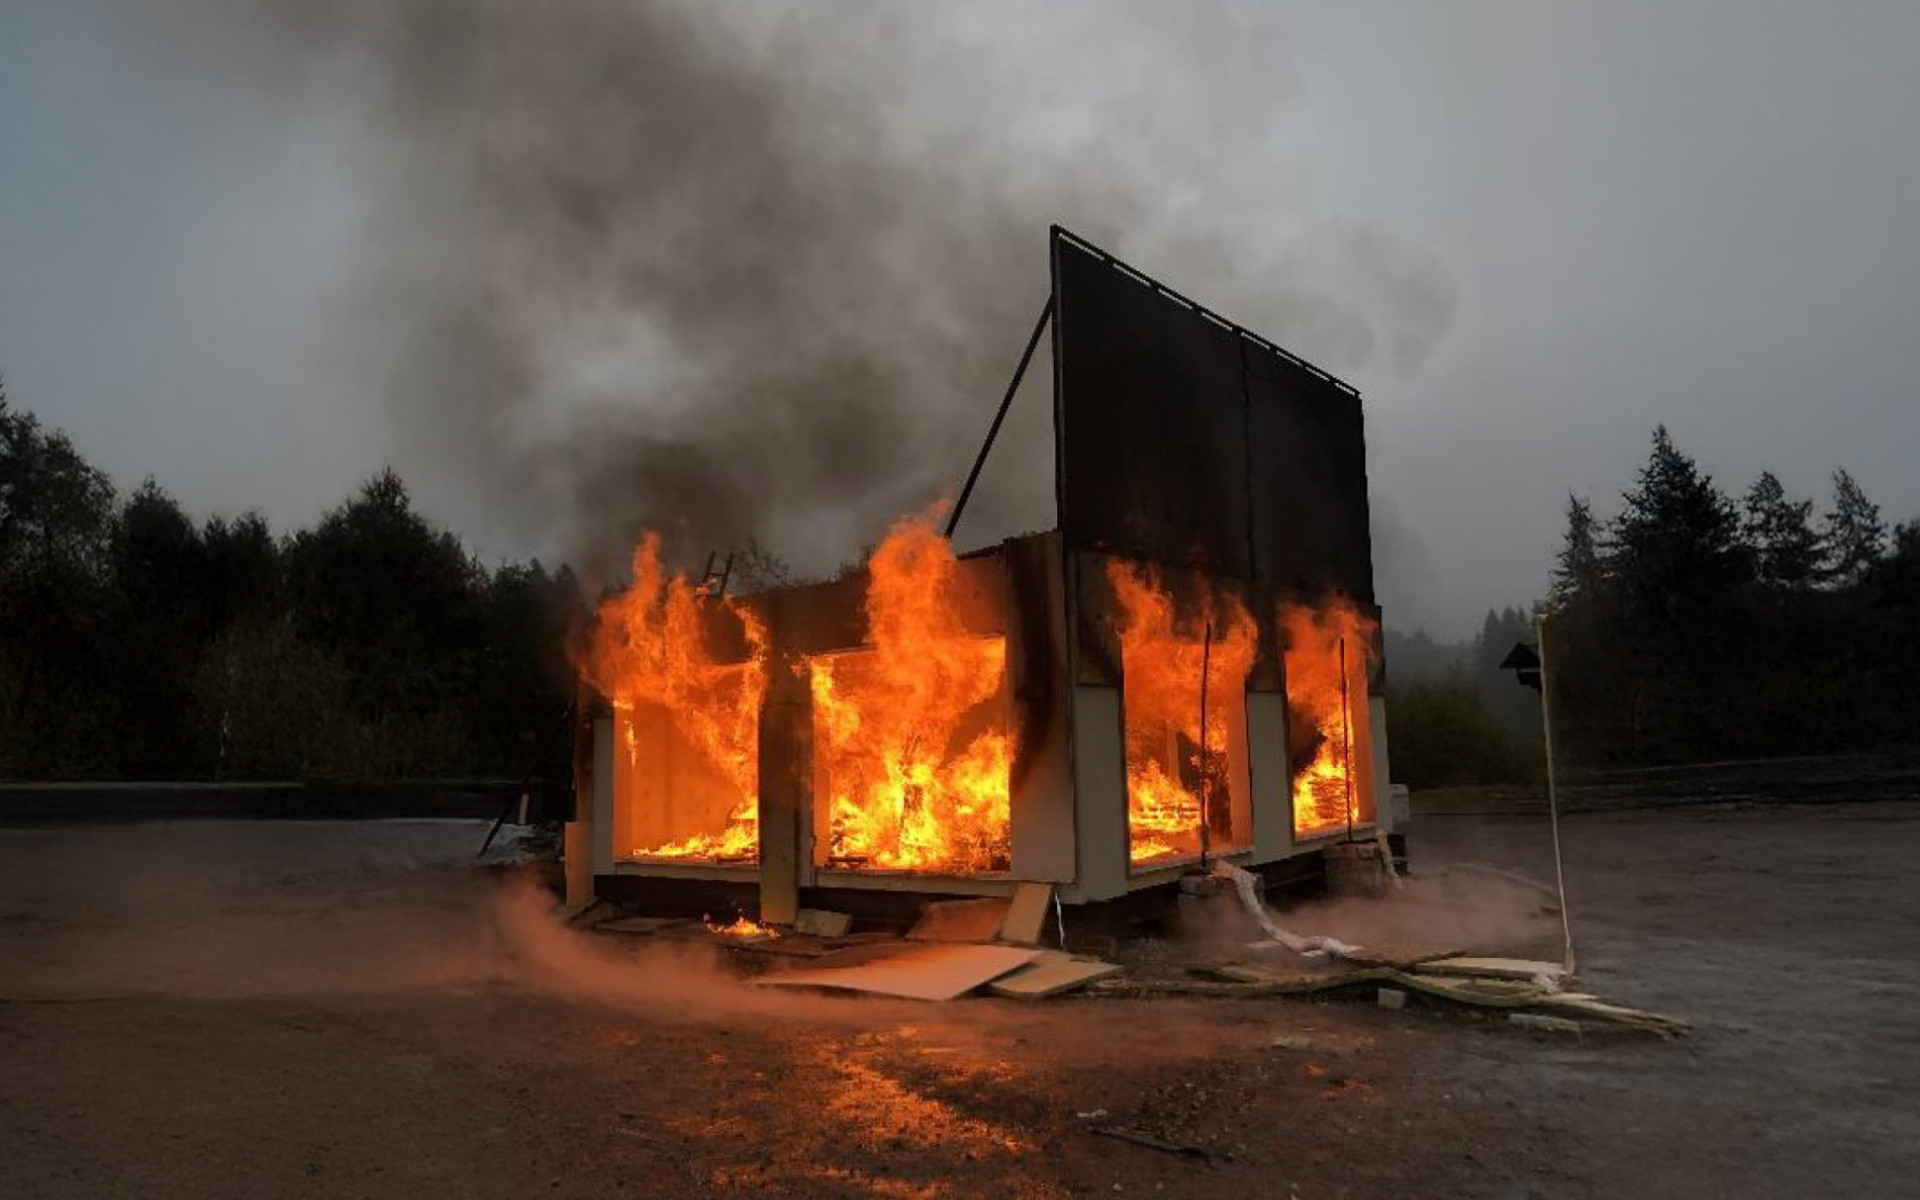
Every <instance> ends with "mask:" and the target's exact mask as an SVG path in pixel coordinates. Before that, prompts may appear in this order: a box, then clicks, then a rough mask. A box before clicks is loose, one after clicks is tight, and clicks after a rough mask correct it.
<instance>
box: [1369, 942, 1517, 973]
mask: <svg viewBox="0 0 1920 1200" xmlns="http://www.w3.org/2000/svg"><path fill="white" fill-rule="evenodd" d="M1460 954H1461V951H1460V949H1459V948H1458V947H1454V948H1451V949H1449V948H1447V947H1443V946H1434V945H1422V944H1421V943H1419V942H1368V943H1367V944H1366V945H1364V946H1356V947H1354V948H1353V949H1352V950H1350V951H1343V952H1342V953H1341V955H1340V957H1341V958H1342V959H1344V960H1346V961H1347V962H1350V963H1353V964H1354V965H1355V966H1360V967H1402V968H1404V967H1412V966H1419V965H1421V964H1424V963H1429V962H1432V961H1434V960H1435V959H1442V958H1458V957H1460ZM1529 978H1531V977H1529Z"/></svg>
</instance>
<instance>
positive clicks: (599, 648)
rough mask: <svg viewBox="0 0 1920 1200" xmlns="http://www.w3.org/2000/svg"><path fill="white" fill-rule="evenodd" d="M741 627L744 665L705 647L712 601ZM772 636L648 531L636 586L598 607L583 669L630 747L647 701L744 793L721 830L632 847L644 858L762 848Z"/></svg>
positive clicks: (637, 553) (721, 855)
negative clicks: (762, 768)
mask: <svg viewBox="0 0 1920 1200" xmlns="http://www.w3.org/2000/svg"><path fill="white" fill-rule="evenodd" d="M715 603H718V604H720V605H722V606H724V607H725V609H726V610H727V611H728V612H730V613H731V614H732V615H733V616H734V618H735V619H737V620H738V621H739V623H740V626H741V629H742V632H743V634H744V638H745V642H746V646H747V658H746V659H745V661H742V662H720V661H718V660H716V659H715V658H714V656H713V655H712V653H711V652H710V651H709V649H708V646H707V618H708V612H707V609H708V606H710V605H712V604H715ZM766 661H767V635H766V630H765V628H764V627H763V626H762V625H761V623H760V620H759V618H757V617H756V616H754V614H753V613H751V612H749V611H748V610H747V609H745V608H744V607H742V606H740V605H738V604H736V603H734V602H733V601H732V600H730V599H725V598H722V599H720V600H718V601H714V600H712V599H709V598H708V597H706V596H705V595H704V593H703V592H702V591H701V589H700V588H699V587H697V586H695V585H694V584H693V583H692V582H691V581H689V580H688V579H687V577H686V576H685V575H682V574H678V573H675V574H672V575H669V574H667V573H666V571H665V569H664V568H663V567H662V566H661V563H660V536H659V535H658V534H656V533H651V532H649V533H648V534H646V535H645V536H644V537H643V538H641V540H640V545H639V546H638V547H637V548H636V549H635V550H634V554H633V584H632V586H631V587H629V588H627V590H625V591H624V592H621V593H620V594H618V595H616V596H612V597H609V598H608V599H607V600H605V601H603V602H602V603H601V605H600V611H599V619H598V620H597V621H595V623H594V626H593V629H592V632H591V634H590V636H589V639H588V643H587V647H586V649H585V651H584V652H583V653H582V654H581V656H580V662H579V667H580V671H581V674H582V675H583V676H584V677H585V678H586V680H587V681H588V682H589V683H591V684H593V685H594V686H595V687H597V688H599V689H600V691H601V692H602V693H603V694H604V695H606V696H607V697H608V698H609V699H610V700H611V701H612V702H613V705H614V707H615V708H617V709H621V710H623V711H624V712H625V713H626V714H627V715H628V717H629V719H628V720H627V721H626V723H625V724H626V739H625V741H626V747H625V749H626V753H627V755H628V757H629V759H630V760H637V758H638V756H639V755H640V753H641V746H640V745H639V740H638V737H637V735H636V734H635V732H634V728H635V722H634V721H633V720H632V719H631V717H632V714H633V713H634V712H635V710H636V709H637V708H638V707H640V706H643V705H647V706H652V707H653V708H654V710H655V711H657V712H659V713H660V714H662V715H663V717H664V720H665V721H666V722H667V723H668V725H669V726H670V727H671V730H672V732H673V733H674V734H675V735H677V736H678V737H680V738H681V739H682V740H683V741H685V742H686V744H687V745H688V746H690V747H692V748H693V750H694V751H695V752H696V753H698V754H699V755H700V756H701V757H702V758H704V759H705V760H706V761H707V762H708V763H709V764H710V765H711V766H712V767H713V768H714V770H715V771H716V772H718V774H719V776H720V777H721V778H722V779H723V780H724V781H725V783H726V785H727V786H728V787H729V788H730V790H731V791H732V793H733V794H734V795H735V796H736V797H737V799H736V800H735V802H734V803H733V805H732V806H731V807H730V808H729V809H727V811H726V816H725V818H724V821H722V822H719V827H718V828H709V829H704V830H689V831H688V832H687V834H686V835H685V836H684V837H681V838H678V839H675V840H672V841H668V842H665V843H663V844H660V845H654V846H633V847H628V848H627V850H628V852H629V853H631V854H633V855H634V856H637V857H646V858H685V859H708V860H726V861H742V860H751V859H753V858H754V857H756V856H757V854H758V851H759V841H760V829H759V795H758V793H759V780H758V777H757V776H758V772H759V730H760V704H761V701H762V700H763V699H764V697H765V696H766V691H767V668H766Z"/></svg>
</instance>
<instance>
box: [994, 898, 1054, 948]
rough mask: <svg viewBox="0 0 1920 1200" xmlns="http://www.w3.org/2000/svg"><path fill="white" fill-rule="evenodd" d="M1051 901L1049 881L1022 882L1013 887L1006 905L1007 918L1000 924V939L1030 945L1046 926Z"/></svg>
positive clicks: (1036, 939)
mask: <svg viewBox="0 0 1920 1200" xmlns="http://www.w3.org/2000/svg"><path fill="white" fill-rule="evenodd" d="M1052 902H1053V885H1052V884H1050V883H1023V884H1021V885H1020V886H1019V887H1016V888H1014V889H1013V900H1012V902H1011V903H1009V904H1008V906H1007V919H1006V920H1005V921H1003V922H1001V924H1000V939H1001V940H1002V941H1007V942H1019V943H1021V944H1023V945H1027V946H1031V945H1034V944H1035V943H1037V942H1039V940H1040V931H1041V930H1042V929H1044V928H1046V924H1047V908H1048V906H1049V905H1050V904H1052Z"/></svg>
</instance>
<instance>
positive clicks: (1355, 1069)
mask: <svg viewBox="0 0 1920 1200" xmlns="http://www.w3.org/2000/svg"><path fill="white" fill-rule="evenodd" d="M481 831H482V827H480V826H476V825H474V824H472V823H469V822H412V823H408V822H381V823H376V824H350V823H319V822H314V823H278V822H218V821H204V822H179V823H151V824H136V825H115V826H101V827H95V828H90V829H82V828H51V829H15V830H0V1062H4V1063H5V1064H6V1066H5V1070H4V1071H0V1133H4V1136H5V1147H6V1152H5V1153H4V1154H0V1196H6V1197H9V1198H10V1197H14V1196H20V1197H50V1198H64V1197H76V1198H77V1197H87V1198H88V1200H95V1198H98V1197H102V1196H116V1197H118V1196H156V1197H157V1196H205V1197H226V1196H232V1197H249V1198H257V1197H279V1196H303V1197H305V1196H320V1197H331V1196H341V1197H346V1196H409V1197H413V1196H422V1195H426V1196H439V1195H454V1194H459V1195H462V1196H473V1197H491V1196H501V1197H508V1196H512V1197H526V1196H556V1197H560V1196H605V1195H614V1194H622V1195H639V1196H661V1197H678V1196H701V1195H713V1196H734V1195H738V1196H747V1195H754V1196H795V1197H841V1196H846V1197H853V1196H881V1197H924V1198H935V1197H974V1196H981V1197H989V1196H990V1197H1057V1196H1076V1195H1095V1194H1099V1195H1113V1194H1115V1193H1116V1192H1118V1193H1122V1194H1125V1193H1132V1194H1143V1193H1144V1194H1154V1195H1165V1196H1196V1197H1197V1196H1202V1195H1208V1196H1211V1195H1214V1194H1232V1193H1237V1194H1242V1195H1247V1196H1260V1197H1264V1196H1278V1197H1288V1196H1298V1197H1300V1198H1301V1200H1312V1198H1315V1197H1340V1196H1350V1197H1373V1196H1381V1197H1386V1196H1392V1197H1405V1196H1410V1195H1426V1196H1443V1195H1444V1196H1467V1197H1475V1196H1486V1197H1525V1196H1541V1197H1561V1196H1568V1197H1602V1196H1608V1197H1610V1196H1643V1197H1662V1196H1723V1195H1724V1196H1739V1197H1742V1198H1743V1200H1748V1198H1756V1197H1772V1196H1780V1197H1787V1196H1794V1197H1799V1196H1810V1195H1837V1194H1846V1195H1851V1196H1856V1197H1877V1196H1896V1195H1905V1194H1912V1187H1913V1183H1914V1180H1915V1179H1917V1178H1920V1156H1917V1153H1920V1152H1917V1151H1916V1147H1920V1105H1916V1103H1915V1095H1914V1089H1915V1086H1916V1085H1915V1083H1914V1082H1913V1081H1915V1080H1920V1020H1917V1019H1916V1015H1915V1013H1916V1009H1915V1000H1916V994H1915V993H1916V986H1917V985H1920V958H1917V957H1916V955H1915V953H1914V951H1915V947H1916V943H1915V940H1914V935H1913V932H1912V931H1913V929H1914V928H1915V927H1916V922H1920V889H1916V888H1914V887H1913V886H1912V885H1911V884H1909V883H1907V882H1906V880H1907V879H1908V878H1909V877H1910V876H1911V873H1912V870H1913V866H1912V864H1913V860H1914V853H1915V851H1916V850H1920V804H1917V803H1914V802H1912V801H1898V800H1892V801H1880V802H1875V803H1857V802H1848V803H1837V804H1825V805H1820V806H1807V805H1793V806H1781V805H1774V806H1765V805H1752V804H1743V805H1740V806H1735V807H1725V806H1721V807H1714V806H1691V807H1686V808H1683V809H1675V810H1671V811H1633V812H1614V813H1590V814H1582V815H1580V816H1578V817H1576V818H1573V819H1571V820H1569V821H1568V822H1567V824H1566V829H1565V832H1566V838H1567V850H1568V878H1569V887H1570V890H1571V894H1572V912H1573V916H1574V921H1575V933H1576V937H1577V939H1578V940H1579V944H1580V952H1581V968H1582V976H1583V981H1584V983H1585V985H1586V986H1587V987H1589V988H1590V989H1591V990H1594V991H1597V992H1599V993H1601V994H1602V995H1605V996H1607V997H1609V998H1612V999H1618V1000H1620V1001H1623V1002H1626V1003H1634V1004H1641V1005H1644V1006H1647V1007H1651V1008H1654V1009H1657V1010H1660V1011H1663V1012H1670V1013H1674V1014H1677V1015H1682V1016H1686V1017H1689V1018H1691V1019H1692V1020H1694V1021H1695V1022H1696V1023H1697V1025H1698V1032H1697V1033H1696V1035H1695V1036H1694V1037H1692V1038H1690V1039H1687V1040H1686V1041H1683V1042H1677V1043H1663V1042H1657V1041H1651V1040H1645V1039H1642V1038H1638V1037H1622V1036H1589V1037H1586V1038H1584V1039H1578V1040H1575V1039H1569V1038H1567V1037H1564V1036H1552V1035H1527V1034H1520V1033H1516V1032H1513V1031H1512V1030H1510V1029H1508V1028H1506V1027H1504V1026H1501V1025H1499V1024H1497V1023H1495V1022H1492V1021H1487V1020H1479V1019H1474V1018H1471V1017H1465V1016H1461V1015H1459V1014H1455V1013H1447V1012H1441V1011H1437V1010H1431V1009H1418V1008H1410V1009H1408V1010H1407V1011H1403V1012H1387V1011H1383V1010H1381V1009H1378V1008H1376V1007H1372V1006H1368V1005H1363V1004H1351V1003H1334V1004H1309V1003H1300V1002H1295V1001H1281V1000H1200V999H1171V1000H1164V999H1163V1000H1141V999H1115V998H1077V999H1064V1000H1058V1001H1052V1002H1047V1003H1042V1004H1031V1005H1023V1004H1018V1003H1014V1002H1009V1001H995V1000H966V1001H961V1002H958V1003H955V1004H950V1005H942V1006H923V1005H906V1004H899V1003H888V1002H875V1001H867V1000H860V999H852V998H847V999H837V998H828V997H808V996H793V995H768V994H766V993H763V992H759V991H756V990H753V989H750V988H747V987H744V986H743V985H742V984H741V983H740V982H739V980H738V971H737V969H736V968H735V967H734V966H733V964H731V963H730V962H728V961H726V956H725V955H724V954H720V953H717V952H714V951H711V950H708V949H705V948H700V947H689V946H684V945H661V944H650V943H644V942H638V943H624V942H619V941H615V940H612V939H584V938H580V937H577V936H576V935H572V934H569V933H565V932H559V931H556V930H554V929H553V928H552V926H551V925H550V923H549V922H547V920H546V919H545V917H544V915H543V913H542V912H541V911H540V908H539V903H538V901H537V899H536V898H535V897H533V896H532V895H531V894H530V893H526V892H523V891H522V890H520V889H519V888H517V887H515V886H513V885H511V884H510V883H507V882H504V881H503V880H502V879H501V877H500V876H498V875H497V874H489V873H483V872H476V871H473V870H472V869H470V868H469V867H468V866H466V861H467V859H468V858H469V856H470V854H471V851H472V848H473V847H474V846H476V845H477V844H478V841H479V837H480V836H481ZM1543 832H1544V830H1543V827H1542V825H1541V823H1540V822H1539V821H1537V820H1534V819H1530V818H1501V817H1488V816H1472V817H1469V816H1452V817H1441V816H1429V817H1424V818H1422V819H1421V820H1420V821H1419V822H1418V823H1417V825H1416V828H1415V830H1414V839H1415V841H1414V845H1415V867H1416V870H1417V871H1418V872H1420V873H1421V874H1422V875H1423V876H1425V877H1426V878H1425V879H1423V881H1422V883H1421V884H1420V885H1419V886H1420V890H1419V891H1418V892H1417V894H1416V895H1415V896H1414V897H1410V898H1409V899H1407V900H1405V901H1403V902H1401V903H1399V904H1390V905H1385V906H1372V907H1361V906H1356V905H1352V904H1346V905H1335V906H1325V905H1321V906H1310V907H1308V908H1306V909H1304V910H1301V911H1298V912H1295V913H1293V914H1292V915H1291V916H1290V918H1289V920H1290V921H1291V922H1292V923H1293V924H1295V925H1296V926H1297V927H1300V928H1303V929H1309V930H1311V931H1324V932H1337V933H1341V934H1343V935H1347V936H1350V938H1352V937H1366V936H1396V937H1423V938H1429V939H1432V938H1440V939H1448V938H1453V939H1454V940H1460V941H1464V942H1467V943H1469V944H1470V945H1471V946H1472V947H1473V948H1476V949H1479V948H1487V949H1522V950H1531V951H1538V950H1541V949H1544V948H1547V947H1549V946H1550V945H1551V943H1552V935H1553V932H1554V930H1555V929H1556V928H1557V926H1555V925H1554V923H1553V921H1552V919H1551V918H1550V917H1549V916H1547V915H1545V914H1542V913H1541V912H1540V911H1539V905H1538V897H1537V896H1535V895H1534V894H1533V893H1531V892H1530V891H1528V890H1527V889H1526V888H1525V887H1523V886H1519V885H1514V884H1511V883H1509V882H1506V881H1504V880H1502V879H1500V878H1499V877H1494V876H1479V877H1478V881H1477V882H1470V881H1472V880H1474V879H1475V878H1476V877H1475V876H1472V875H1469V874H1466V873H1460V872H1455V873H1453V874H1450V875H1448V876H1447V877H1446V878H1444V879H1436V878H1433V877H1434V876H1436V875H1438V873H1439V872H1440V869H1441V867H1442V866H1443V865H1444V864H1449V863H1453V864H1457V863H1462V862H1478V863H1484V864H1489V865H1493V866H1497V867H1506V868H1511V869H1515V870H1518V871H1521V872H1523V873H1526V874H1531V875H1535V876H1546V875H1548V874H1549V873H1550V870H1551V868H1550V864H1549V862H1548V859H1547V857H1546V855H1545V853H1544V845H1545V843H1544V839H1543V837H1542V834H1543ZM1276 1042H1278V1043H1280V1044H1276ZM1083 1114H1097V1115H1083ZM1094 1126H1118V1127H1123V1128H1128V1129H1134V1130H1140V1131H1145V1132H1148V1133H1150V1134H1153V1135H1155V1136H1159V1137H1162V1138H1166V1139H1168V1140H1172V1141H1180V1142H1184V1143H1191V1144H1195V1145H1201V1146H1204V1147H1206V1148H1207V1149H1208V1151H1209V1154H1210V1157H1209V1158H1207V1159H1204V1160H1201V1159H1190V1158H1184V1157H1179V1156H1176V1155H1172V1154H1166V1153H1161V1152H1158V1151H1155V1150H1151V1149H1146V1148H1142V1147H1140V1146H1136V1145H1131V1144H1128V1143H1125V1142H1121V1141H1115V1140H1112V1139H1110V1138H1106V1137H1102V1136H1098V1135H1096V1134H1094V1133H1092V1132H1091V1129H1092V1127H1094Z"/></svg>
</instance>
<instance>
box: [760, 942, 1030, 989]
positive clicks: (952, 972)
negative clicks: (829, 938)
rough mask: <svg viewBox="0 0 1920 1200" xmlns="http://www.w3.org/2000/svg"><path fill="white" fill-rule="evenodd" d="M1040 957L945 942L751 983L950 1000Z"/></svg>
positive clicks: (840, 959) (886, 947)
mask: <svg viewBox="0 0 1920 1200" xmlns="http://www.w3.org/2000/svg"><path fill="white" fill-rule="evenodd" d="M1039 954H1040V952H1039V951H1037V950H1022V949H1020V948H1018V947H1015V946H968V945H960V944H955V943H946V942H921V943H890V944H879V945H873V946H856V947H854V948H853V949H850V950H842V951H840V952H839V953H837V954H830V955H828V956H827V957H826V958H823V959H817V960H815V962H814V964H813V965H812V966H808V967H803V968H801V969H799V970H794V971H778V972H773V973H771V974H767V975H762V976H760V977H759V978H758V979H755V980H753V983H754V984H755V985H756V986H760V987H810V988H833V989H836V990H840V991H849V992H867V993H870V994H872V995H876V996H900V997H903V998H905V999H909V1000H951V999H953V998H954V997H956V996H960V995H964V994H965V993H967V992H970V991H972V990H973V989H974V988H977V987H979V986H980V985H982V984H984V983H989V982H991V981H992V980H995V979H998V978H999V977H1000V976H1002V975H1005V974H1006V973H1007V972H1009V971H1012V970H1014V969H1016V968H1018V967H1022V966H1025V965H1026V964H1027V963H1030V962H1032V961H1033V960H1034V959H1035V958H1036V957H1038V955H1039Z"/></svg>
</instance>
